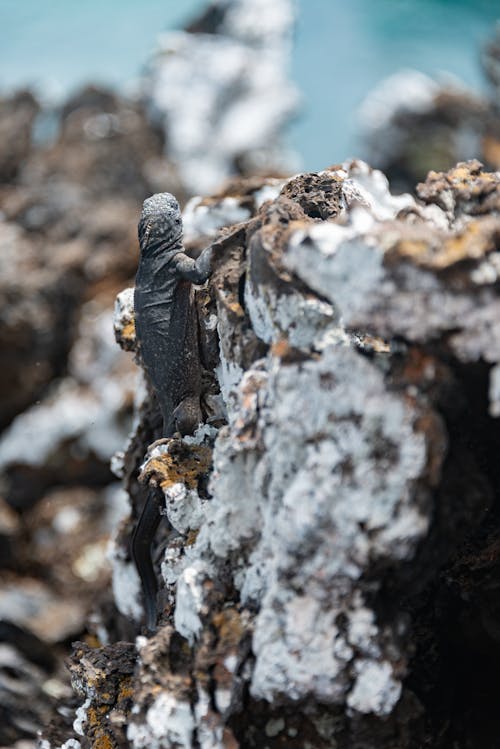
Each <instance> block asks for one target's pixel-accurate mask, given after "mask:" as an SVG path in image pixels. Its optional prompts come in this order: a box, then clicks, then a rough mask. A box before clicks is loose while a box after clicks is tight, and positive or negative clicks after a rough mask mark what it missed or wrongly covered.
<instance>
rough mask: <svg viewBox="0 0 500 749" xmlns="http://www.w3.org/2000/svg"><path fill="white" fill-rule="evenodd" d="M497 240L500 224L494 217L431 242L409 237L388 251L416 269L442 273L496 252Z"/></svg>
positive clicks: (475, 222) (424, 238)
mask: <svg viewBox="0 0 500 749" xmlns="http://www.w3.org/2000/svg"><path fill="white" fill-rule="evenodd" d="M499 236H500V220H499V219H498V218H496V217H490V216H488V217H485V218H478V219H476V220H473V221H470V222H469V223H468V224H466V225H465V226H464V228H463V229H461V230H460V231H458V232H456V233H455V234H451V235H449V236H444V237H443V239H442V241H441V242H439V243H437V242H436V240H435V238H434V239H433V240H431V239H430V238H427V237H423V238H422V237H418V235H417V236H411V235H410V236H409V237H404V238H401V239H399V240H398V241H397V243H396V245H395V246H394V247H393V248H392V249H391V255H392V252H395V253H396V255H399V256H402V257H405V258H408V259H410V260H411V261H412V262H414V263H415V264H416V265H419V266H421V267H424V268H431V269H433V270H443V269H445V268H449V267H451V266H452V265H456V264H457V263H460V262H463V261H465V260H478V259H480V258H482V257H484V256H485V255H487V254H488V253H489V252H492V251H493V250H495V249H496V245H497V242H498V237H499Z"/></svg>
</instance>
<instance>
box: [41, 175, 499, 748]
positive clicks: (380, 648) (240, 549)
mask: <svg viewBox="0 0 500 749" xmlns="http://www.w3.org/2000/svg"><path fill="white" fill-rule="evenodd" d="M418 193H419V195H420V197H421V199H420V200H416V199H415V198H413V197H411V196H410V195H401V196H397V197H395V196H392V195H391V194H390V192H389V190H388V187H387V182H386V180H385V177H384V176H383V174H381V173H380V172H377V171H374V170H372V169H370V168H369V167H368V166H367V165H366V164H364V163H363V162H359V161H353V162H349V163H346V164H344V165H342V166H338V167H332V168H330V169H328V170H326V171H324V172H321V173H319V174H312V175H311V174H310V175H298V176H296V177H294V178H292V179H291V180H287V181H283V182H282V183H281V184H280V183H278V182H276V181H271V180H268V181H266V180H255V179H254V180H250V181H246V182H245V181H243V182H242V183H240V184H239V185H238V184H237V183H236V182H235V183H233V184H232V185H230V186H229V187H228V189H227V190H226V191H223V192H221V193H219V194H217V195H215V196H213V197H211V198H210V199H204V200H195V201H192V202H191V203H190V204H189V205H188V206H187V208H186V212H185V224H186V230H187V234H188V237H189V243H190V246H191V248H192V250H193V251H195V250H196V248H197V247H201V246H203V245H204V244H206V241H207V239H208V240H210V239H211V238H215V237H217V238H218V239H221V238H222V242H218V243H217V246H218V247H219V248H222V249H220V252H219V257H218V261H217V268H216V270H215V272H214V274H213V276H212V278H211V280H210V281H209V283H208V284H207V285H206V287H203V288H200V289H198V291H197V293H196V300H197V307H198V313H199V324H200V331H201V342H202V346H201V350H200V356H201V358H202V362H203V364H204V366H205V367H206V369H207V377H206V380H205V394H204V399H203V406H204V413H205V424H203V425H202V426H200V428H199V430H198V432H197V433H196V434H195V436H194V437H185V438H180V437H174V438H172V439H170V440H163V441H161V442H160V443H158V444H156V445H153V444H152V443H153V441H154V440H155V438H156V437H157V436H158V427H159V419H158V407H157V405H156V403H155V402H154V398H152V396H151V393H150V391H149V388H148V386H147V383H146V386H145V387H144V383H143V385H142V386H141V389H140V391H138V393H137V398H136V421H135V427H134V430H133V432H132V434H131V436H130V438H129V442H128V445H127V447H126V449H125V452H124V453H123V454H122V455H120V456H117V458H116V460H115V468H116V470H119V471H120V472H121V474H122V475H123V477H124V483H125V487H126V489H127V491H128V494H129V500H130V504H131V516H130V520H129V521H128V522H125V523H122V525H121V526H120V529H119V532H118V533H117V534H116V536H115V539H114V544H113V548H112V550H111V557H112V559H113V570H114V571H113V575H114V593H115V598H116V606H117V608H118V609H119V610H120V611H121V612H122V613H124V614H127V615H128V616H129V617H132V618H135V620H136V627H137V629H136V631H139V628H140V624H141V615H142V614H141V604H140V591H139V589H138V580H137V575H136V574H134V572H133V570H132V568H131V563H130V558H129V554H128V541H129V537H130V531H131V528H132V524H133V522H134V518H135V517H136V516H137V512H138V511H139V509H140V504H141V502H142V501H143V497H144V486H145V485H147V484H148V483H149V482H153V483H154V484H155V485H156V486H159V487H161V488H162V489H163V492H164V495H165V508H164V514H165V515H166V517H167V518H168V520H169V523H166V522H165V523H164V524H163V527H162V531H161V532H160V533H159V534H158V538H157V539H156V545H155V560H156V566H157V573H158V576H159V579H160V580H161V591H160V599H159V600H160V609H161V611H160V617H159V625H158V630H157V632H156V633H155V634H154V635H152V636H150V637H149V638H146V637H144V636H139V637H138V638H137V639H136V642H135V646H136V648H137V654H136V653H135V651H134V649H133V648H132V646H130V647H129V648H127V647H125V646H124V645H123V643H116V644H109V645H106V646H105V647H104V648H97V649H94V650H92V651H90V652H89V651H88V650H85V649H84V648H83V649H82V646H80V645H79V646H78V647H77V648H76V650H75V654H74V658H73V662H72V665H71V672H72V674H73V679H74V680H76V683H77V686H78V691H79V693H80V694H83V695H84V697H85V701H84V702H83V704H81V705H80V707H79V709H78V711H77V716H76V723H75V730H76V731H77V733H78V734H80V738H78V741H76V740H75V737H74V736H73V737H72V738H71V737H70V735H69V734H68V735H67V736H66V743H60V744H58V743H56V742H54V741H53V740H52V741H49V740H48V739H47V740H46V744H45V746H46V749H48V747H49V746H52V747H55V746H64V747H69V746H75V747H78V746H81V747H87V746H127V747H134V748H135V749H139V748H142V747H153V748H154V747H158V748H159V747H189V748H191V747H202V748H203V749H208V748H209V747H210V748H215V747H227V748H229V747H231V749H233V748H234V747H237V746H241V747H259V748H260V747H264V746H266V747H270V748H272V747H282V746H287V747H297V749H298V748H299V747H314V748H316V747H318V748H323V747H325V748H326V747H337V748H344V747H345V749H347V747H352V746H363V747H374V748H375V747H377V749H379V748H380V747H394V749H396V747H397V749H404V748H405V747H412V748H413V747H415V748H416V747H421V746H423V745H429V746H434V747H443V748H444V747H451V746H453V747H457V746H458V747H464V749H465V747H469V746H485V747H490V746H491V747H494V746H495V742H496V741H497V736H498V728H499V726H498V717H497V714H496V712H495V710H494V708H493V705H494V703H495V699H496V697H495V694H496V691H495V690H496V667H495V663H496V659H497V658H498V654H499V648H498V641H499V640H498V631H500V629H499V627H500V609H499V606H498V603H497V601H498V600H499V598H498V594H499V592H500V591H499V587H500V583H499V581H498V572H497V570H498V549H499V548H500V529H499V524H498V507H497V504H496V496H497V486H498V480H499V479H500V476H499V473H498V467H497V466H498V461H497V459H496V453H497V445H498V437H499V436H500V435H499V426H498V423H497V421H496V417H497V416H498V413H500V405H499V402H500V394H499V392H500V386H499V379H500V377H499V375H498V372H499V367H500V364H499V363H500V348H499V346H498V340H500V336H499V332H500V331H499V330H498V326H499V322H498V321H499V320H500V315H499V302H498V272H499V266H498V262H497V259H496V258H497V255H498V248H499V238H500V210H499V198H500V179H499V177H498V175H495V174H491V173H487V172H485V171H483V169H482V167H481V165H480V164H479V163H478V162H471V163H468V164H459V165H458V166H457V167H456V168H455V169H454V170H452V171H450V172H449V173H447V174H437V173H433V174H430V175H429V178H428V180H427V181H426V182H425V183H424V184H422V185H419V187H418ZM245 211H246V213H247V215H243V214H244V212H245ZM235 216H237V219H236V220H237V221H238V223H237V224H236V225H233V226H231V224H234V220H235ZM131 303H132V295H131V293H130V291H127V292H125V293H123V294H122V295H121V296H120V298H119V302H118V304H117V317H116V323H115V325H116V332H117V338H118V340H119V341H120V342H121V343H122V345H123V346H124V348H126V349H127V350H131V349H133V347H134V333H133V309H132V307H131ZM213 371H215V375H216V377H215V379H214V377H213V376H211V373H212V372H213ZM148 448H149V449H148ZM134 660H135V667H132V662H133V661H134ZM95 663H98V664H99V666H98V667H97V666H96V665H95ZM102 670H104V672H105V673H108V670H109V678H110V679H111V680H112V684H113V685H114V686H113V689H111V690H108V691H104V692H103V688H100V687H99V686H98V681H99V679H101V678H103V677H102V675H99V674H102ZM96 679H97V681H96ZM478 682H479V683H480V684H481V686H482V691H481V698H480V699H479V698H478V697H477V696H473V694H472V692H475V690H476V685H477V683H478ZM125 683H126V688H125V687H124V685H125ZM471 690H472V691H471ZM113 716H116V720H115V722H114V719H113ZM70 738H71V741H73V742H74V743H70ZM99 742H101V743H99ZM106 742H107V743H106Z"/></svg>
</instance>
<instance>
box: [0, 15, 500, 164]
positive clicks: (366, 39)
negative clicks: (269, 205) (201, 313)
mask: <svg viewBox="0 0 500 749" xmlns="http://www.w3.org/2000/svg"><path fill="white" fill-rule="evenodd" d="M270 2H271V0H270ZM204 4H205V3H204V2H203V0H183V2H182V3H179V2H173V1H170V2H169V0H107V1H106V0H85V2H81V1H77V0H44V1H43V2H41V0H0V89H1V90H2V91H5V90H6V89H10V88H12V87H15V86H23V85H28V84H32V85H36V86H37V88H38V89H39V90H41V91H45V92H47V94H48V95H49V96H52V97H57V96H61V95H63V94H66V93H67V92H68V91H69V90H72V89H73V88H75V87H76V86H78V85H79V84H82V83H84V82H88V81H92V82H97V83H99V82H100V83H107V84H113V85H115V86H119V87H127V85H129V83H130V82H131V81H133V79H134V78H135V79H136V78H137V76H138V74H139V73H140V70H141V67H142V66H143V65H144V63H145V62H146V61H147V60H148V57H149V56H150V54H151V52H152V50H153V49H154V47H155V40H156V38H157V36H158V34H159V33H160V32H161V31H164V30H167V29H170V28H175V27H180V26H181V25H182V24H183V22H184V21H185V20H187V19H189V18H190V17H191V16H192V15H193V14H195V13H196V12H197V11H198V10H199V9H201V8H202V7H203V6H204ZM499 17H500V3H499V2H498V0H376V1H374V0H343V1H342V0H298V25H297V33H296V40H295V47H294V54H293V59H292V64H291V77H292V78H293V79H294V80H295V82H296V84H297V86H298V87H299V89H300V90H301V92H302V107H303V108H302V113H301V115H300V117H299V118H298V119H297V121H296V122H295V123H293V124H292V126H291V128H290V133H289V140H290V144H291V146H292V147H293V148H295V149H296V150H297V151H298V152H299V154H300V156H301V161H302V163H301V167H302V168H305V169H308V170H314V169H320V168H322V167H324V166H326V165H327V164H329V163H333V162H336V161H340V160H342V159H344V158H346V157H348V156H354V155H361V156H362V155H363V147H362V141H361V139H360V122H359V117H358V115H357V110H358V108H359V105H360V104H361V102H362V101H363V99H364V97H365V96H366V95H367V94H368V93H369V91H370V90H371V89H372V88H373V87H374V86H375V85H376V84H377V83H378V82H379V81H380V80H381V79H382V78H384V77H386V76H387V75H390V74H391V73H395V72H396V71H398V70H401V69H402V68H415V69H417V70H420V71H422V72H424V73H428V74H430V75H433V76H436V75H440V74H444V73H447V74H451V75H453V76H456V77H458V78H460V79H461V80H462V81H463V82H464V83H466V84H468V85H470V86H472V87H473V88H479V87H483V86H484V80H483V79H482V76H481V71H480V64H479V54H480V47H481V45H482V44H483V43H484V42H485V40H487V39H488V38H489V37H490V36H491V34H492V33H493V28H494V24H495V21H496V19H497V18H499Z"/></svg>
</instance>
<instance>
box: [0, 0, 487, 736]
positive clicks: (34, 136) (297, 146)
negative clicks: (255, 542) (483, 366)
mask: <svg viewBox="0 0 500 749" xmlns="http://www.w3.org/2000/svg"><path fill="white" fill-rule="evenodd" d="M499 14H500V13H499V8H498V3H497V2H493V0H492V1H491V2H490V1H489V0H455V1H453V2H451V1H450V0H378V1H377V2H372V1H370V0H349V2H340V0H298V2H296V3H295V2H293V0H217V1H216V2H212V3H207V2H206V1H205V0H184V2H183V3H178V2H173V1H169V0H142V1H141V2H136V1H135V0H120V2H119V3H118V2H115V1H113V0H108V1H107V2H103V1H102V0H100V1H99V2H98V1H97V0H86V2H83V3H82V2H76V1H75V0H45V2H43V3H41V2H39V0H2V2H1V3H0V394H1V395H0V430H1V431H0V473H1V478H0V746H17V747H18V749H25V747H30V746H35V743H34V742H35V737H36V734H37V730H38V729H39V727H40V726H42V725H46V724H47V723H48V722H49V721H50V720H52V722H53V724H54V723H56V724H57V721H60V723H61V726H63V725H64V722H65V721H66V722H67V721H71V720H72V715H73V712H72V709H71V706H72V700H73V699H74V698H73V696H72V692H71V689H70V687H69V685H68V680H67V676H66V673H65V670H64V668H63V658H64V656H65V655H67V653H68V649H69V643H70V642H71V641H72V640H74V639H77V638H87V640H88V641H91V642H92V641H100V642H105V641H106V638H107V637H108V635H107V633H106V629H105V627H104V626H103V621H104V620H105V617H106V616H107V615H109V612H112V608H113V603H112V597H111V595H110V592H109V591H110V586H111V578H110V570H109V565H108V562H107V544H108V542H109V538H110V534H111V533H112V530H113V529H114V528H116V526H117V524H119V522H120V519H121V518H124V517H125V516H126V515H127V512H128V508H127V505H126V501H125V495H124V493H123V492H122V491H121V489H120V481H119V478H120V454H121V451H122V450H123V448H124V445H125V444H126V440H127V435H128V432H129V429H130V425H131V420H132V413H133V397H134V388H135V377H136V369H135V365H134V363H133V361H132V357H131V355H128V354H126V353H124V352H122V351H121V350H120V349H119V348H118V346H117V345H116V344H115V342H114V338H113V321H112V316H113V303H114V299H115V296H116V294H117V292H119V291H120V290H122V289H123V288H124V287H126V286H130V285H132V284H133V278H134V274H135V269H136V264H137V240H136V226H137V219H138V215H139V213H140V209H141V203H142V200H143V199H144V198H145V197H147V196H148V195H150V194H152V193H154V192H158V191H164V190H168V191H171V192H174V193H175V194H176V195H177V196H178V197H179V199H180V200H181V202H182V203H185V201H186V200H188V199H189V198H190V197H192V196H193V195H197V194H207V193H210V192H214V191H216V190H217V189H220V187H221V186H222V185H223V184H224V182H225V180H227V179H230V178H232V179H234V178H246V177H251V176H252V175H255V174H263V173H267V174H275V175H283V174H292V173H294V172H296V171H298V170H319V169H321V168H324V167H326V166H328V165H330V164H332V163H337V162H340V161H342V160H344V159H346V158H348V157H351V156H355V157H361V158H364V159H366V160H367V161H368V162H369V163H370V164H372V165H373V166H375V167H378V168H381V169H382V170H383V171H384V172H385V173H386V174H387V175H388V177H389V179H390V180H391V184H392V187H393V189H394V190H396V191H400V190H412V189H413V187H414V185H415V183H416V182H417V181H418V180H421V179H423V178H424V177H425V174H426V172H427V171H428V169H430V168H433V169H436V170H440V169H447V168H449V167H450V166H452V165H453V164H454V163H455V162H456V161H460V160H463V159H469V158H479V159H481V160H482V161H483V162H484V163H485V164H486V165H487V166H488V167H489V168H495V169H498V168H500V125H499V122H500V120H499V116H500V97H499V91H500V36H499V32H498V30H496V29H498V27H495V22H496V19H497V16H498V15H499ZM110 461H111V466H112V468H111V467H110ZM106 612H107V613H106ZM61 701H62V702H64V704H65V705H66V706H67V707H66V708H63V707H61V704H62V702H61ZM65 710H66V712H65ZM56 733H57V732H56ZM61 735H64V731H63V730H62V728H61ZM52 738H53V740H54V741H56V740H57V735H53V737H52Z"/></svg>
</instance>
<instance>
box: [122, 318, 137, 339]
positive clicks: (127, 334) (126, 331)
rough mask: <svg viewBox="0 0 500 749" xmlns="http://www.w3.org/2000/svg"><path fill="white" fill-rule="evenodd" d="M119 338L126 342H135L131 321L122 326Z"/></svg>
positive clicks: (133, 326) (132, 322)
mask: <svg viewBox="0 0 500 749" xmlns="http://www.w3.org/2000/svg"><path fill="white" fill-rule="evenodd" d="M121 337H122V338H125V339H126V340H127V341H135V322H134V320H131V321H130V322H129V323H127V324H126V325H124V326H123V328H122V330H121Z"/></svg>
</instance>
